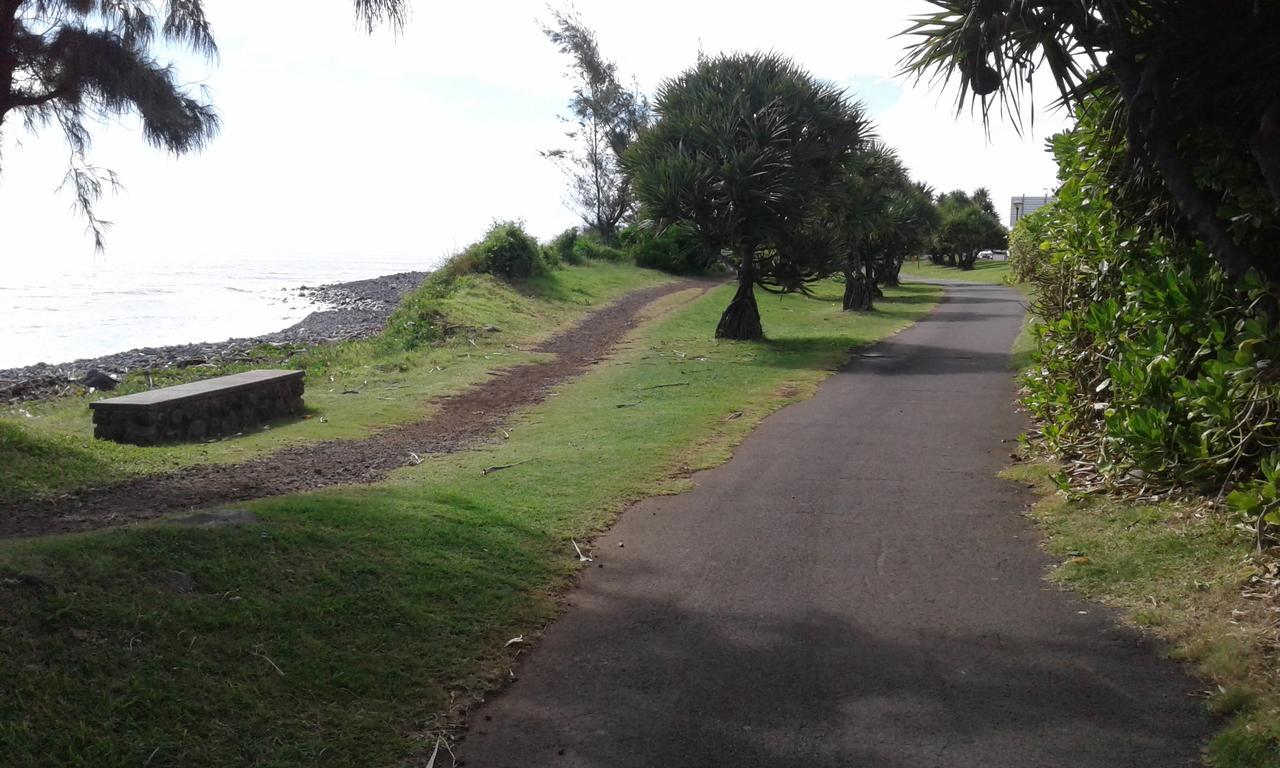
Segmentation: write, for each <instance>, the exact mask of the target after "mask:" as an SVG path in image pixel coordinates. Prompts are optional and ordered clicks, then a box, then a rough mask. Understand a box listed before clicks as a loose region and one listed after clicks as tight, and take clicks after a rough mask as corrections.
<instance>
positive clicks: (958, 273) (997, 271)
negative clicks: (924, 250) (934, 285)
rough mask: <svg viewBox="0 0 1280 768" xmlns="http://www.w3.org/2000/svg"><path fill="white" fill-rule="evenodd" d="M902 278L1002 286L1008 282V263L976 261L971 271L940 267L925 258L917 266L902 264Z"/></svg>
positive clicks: (914, 264) (911, 262) (910, 262)
mask: <svg viewBox="0 0 1280 768" xmlns="http://www.w3.org/2000/svg"><path fill="white" fill-rule="evenodd" d="M902 276H903V277H907V278H911V277H922V278H928V279H930V280H936V279H942V280H965V281H967V282H970V283H990V284H992V285H1004V284H1006V283H1007V282H1008V280H1007V279H1006V278H1007V277H1008V276H1009V262H1007V261H985V260H984V261H978V262H977V263H975V264H974V265H973V269H970V270H963V269H958V268H956V267H941V266H938V265H937V264H934V263H933V262H931V261H929V260H928V259H926V258H922V259H921V260H920V263H919V264H917V263H916V262H914V261H908V262H906V263H905V264H903V265H902Z"/></svg>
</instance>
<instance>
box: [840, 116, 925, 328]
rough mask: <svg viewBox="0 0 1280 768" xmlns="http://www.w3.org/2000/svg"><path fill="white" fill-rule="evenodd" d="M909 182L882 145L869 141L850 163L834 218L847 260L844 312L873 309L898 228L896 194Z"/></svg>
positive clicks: (844, 264) (844, 265)
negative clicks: (886, 244)
mask: <svg viewBox="0 0 1280 768" xmlns="http://www.w3.org/2000/svg"><path fill="white" fill-rule="evenodd" d="M909 183H910V179H909V178H908V176H907V171H906V169H905V168H904V167H903V165H902V162H901V161H900V160H899V159H898V157H897V155H896V154H895V153H894V152H893V150H891V149H889V148H888V147H886V146H885V145H883V144H881V143H879V142H869V143H868V144H866V145H865V146H863V147H862V148H861V149H860V150H859V151H858V152H855V153H853V154H852V155H851V156H850V157H849V159H848V160H847V161H846V163H845V169H844V174H843V176H842V177H841V181H840V184H839V185H838V187H837V195H836V196H835V197H834V198H833V199H832V205H831V213H830V215H831V218H832V220H833V221H834V222H835V225H836V229H837V231H838V233H839V242H840V250H841V251H842V255H843V258H842V259H841V264H840V269H841V271H842V272H843V273H844V300H843V306H844V309H846V310H856V311H866V310H870V309H871V308H872V304H873V301H874V297H875V293H876V282H877V280H876V273H877V257H878V256H879V255H880V249H879V246H880V244H881V243H882V242H883V241H884V240H885V239H886V238H887V237H888V236H889V233H888V230H889V229H890V228H891V227H893V226H894V222H893V220H892V219H891V216H890V213H891V210H892V203H893V200H894V195H895V194H896V193H897V192H898V191H900V190H901V189H902V188H904V187H906V186H907V185H908V184H909Z"/></svg>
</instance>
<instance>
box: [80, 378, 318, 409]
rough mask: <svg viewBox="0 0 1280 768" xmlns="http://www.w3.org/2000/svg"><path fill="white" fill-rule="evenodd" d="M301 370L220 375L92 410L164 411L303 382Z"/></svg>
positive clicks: (106, 402) (120, 399)
mask: <svg viewBox="0 0 1280 768" xmlns="http://www.w3.org/2000/svg"><path fill="white" fill-rule="evenodd" d="M302 376H303V372H302V371H278V370H261V371H245V372H244V373H234V374H232V375H230V376H218V377H216V378H212V379H205V380H203V381H193V382H191V383H189V384H178V385H176V386H172V387H163V388H161V389H153V390H150V391H148V392H139V393H137V394H134V395H125V396H124V397H113V398H110V399H107V400H96V401H94V402H92V403H89V407H90V408H95V409H96V408H130V409H149V408H162V407H166V406H169V405H173V404H174V403H180V402H186V401H190V400H199V399H201V398H205V397H214V396H217V395H224V394H227V393H228V392H235V391H237V390H241V389H251V388H253V387H256V386H258V385H260V384H267V383H271V382H278V381H288V380H290V379H301V378H302Z"/></svg>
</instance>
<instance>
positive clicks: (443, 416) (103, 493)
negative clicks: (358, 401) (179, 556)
mask: <svg viewBox="0 0 1280 768" xmlns="http://www.w3.org/2000/svg"><path fill="white" fill-rule="evenodd" d="M715 285H716V283H712V282H708V281H692V280H685V281H681V282H676V283H672V284H668V285H663V286H658V287H655V288H647V289H644V290H640V291H636V292H634V293H630V294H628V295H627V296H625V297H623V298H622V299H620V300H618V301H616V302H614V303H613V304H610V305H608V306H606V307H604V308H603V309H600V310H598V311H595V312H592V313H591V314H590V315H588V316H587V317H586V318H585V319H583V320H582V321H581V322H579V323H578V324H577V325H576V326H574V327H573V328H570V329H569V330H567V331H565V332H563V333H561V334H559V335H557V336H555V337H553V338H551V339H550V340H548V341H546V342H544V343H543V344H541V345H539V346H537V347H536V348H535V349H536V351H539V352H549V353H552V354H554V355H555V356H556V357H555V359H554V360H552V361H549V362H546V363H534V364H529V365H523V366H519V367H516V368H512V369H510V370H509V371H506V372H505V373H503V374H500V375H495V376H494V377H492V378H491V379H489V380H488V381H485V382H484V383H483V384H479V385H477V386H474V387H472V388H470V389H468V390H466V391H465V392H462V393H461V394H458V395H455V396H453V397H448V398H444V399H443V400H442V401H441V408H440V409H439V410H438V411H437V412H436V413H435V414H434V415H432V416H431V417H430V418H428V419H426V420H424V421H420V422H416V423H413V424H407V425H404V426H399V427H392V428H389V429H384V430H381V431H379V432H377V433H376V434H374V435H372V436H371V437H368V438H365V439H362V440H334V441H330V442H324V443H319V444H311V445H305V446H298V447H295V448H288V449H285V450H283V451H279V452H277V453H274V454H271V455H269V456H266V457H263V458H260V459H255V460H253V461H249V462H245V463H242V464H227V465H206V466H200V467H193V468H191V469H187V470H181V471H178V472H173V473H168V474H164V475H156V476H152V477H147V478H142V479H138V480H133V481H129V482H126V483H122V484H118V485H111V486H104V487H101V488H94V489H89V490H86V491H82V492H78V493H74V494H70V495H68V496H64V497H60V498H57V499H54V500H51V501H37V502H28V503H23V504H18V505H14V506H9V507H0V538H13V537H19V536H38V535H44V534H50V533H68V532H74V531H86V530H92V529H95V528H104V527H108V526H114V525H122V524H125V523H132V522H137V521H141V520H149V519H153V518H156V517H160V516H162V515H166V514H171V513H174V512H180V511H185V510H189V509H193V508H199V507H206V506H210V505H214V504H225V503H227V502H233V501H243V500H246V499H257V498H263V497H267V496H277V495H280V494H285V493H295V492H298V491H308V490H313V489H316V488H324V487H326V486H331V485H350V484H359V483H373V482H377V481H378V480H380V479H382V478H383V477H385V476H386V474H387V473H388V472H390V471H391V470H393V469H397V468H399V467H403V466H406V465H407V464H409V463H410V456H409V454H410V452H412V453H415V454H417V455H418V456H426V455H430V454H439V453H449V452H452V451H456V450H459V449H461V448H466V447H469V446H472V445H475V444H477V443H479V442H481V441H483V440H486V439H489V438H490V437H491V436H492V435H493V434H494V432H495V431H496V430H497V429H498V427H500V426H501V425H502V424H504V423H505V422H506V421H507V420H508V419H509V418H510V417H511V416H512V415H513V414H514V413H516V412H517V411H519V410H521V409H524V408H527V407H529V406H531V405H534V404H536V403H539V402H541V401H542V400H543V399H545V398H546V396H547V390H548V389H549V388H550V387H554V386H556V385H558V384H561V383H563V382H565V381H568V380H570V379H573V378H575V377H577V376H579V375H581V374H582V373H583V372H584V371H585V370H586V369H587V368H588V367H589V366H591V365H593V364H595V363H596V362H597V361H599V360H600V359H601V358H603V357H604V356H606V355H607V354H608V353H609V350H610V348H612V347H613V345H614V344H616V343H617V342H618V341H619V340H621V339H622V337H623V336H624V335H626V333H627V332H628V331H630V330H631V329H632V328H634V327H635V325H636V323H637V321H638V319H639V316H640V312H641V311H642V310H643V309H644V308H645V307H646V306H647V305H649V304H650V303H652V302H653V301H655V300H657V299H658V298H661V297H663V296H666V295H669V294H672V293H676V292H678V291H682V290H687V289H689V288H691V287H701V288H702V289H703V290H704V291H705V290H710V288H712V287H714V286H715Z"/></svg>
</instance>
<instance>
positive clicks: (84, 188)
mask: <svg viewBox="0 0 1280 768" xmlns="http://www.w3.org/2000/svg"><path fill="white" fill-rule="evenodd" d="M355 8H356V13H357V15H358V17H359V18H360V20H361V21H362V22H363V23H364V24H366V26H367V27H368V29H370V30H372V29H373V27H374V25H375V24H378V23H380V22H386V23H389V24H391V25H392V26H394V27H400V26H401V25H403V23H404V20H405V14H406V13H407V0H355ZM161 42H163V43H167V44H170V45H176V46H181V47H185V48H187V49H190V50H192V51H195V52H196V53H199V54H202V55H204V56H206V57H213V56H215V55H216V54H217V45H216V44H215V42H214V38H213V32H212V29H211V27H210V24H209V20H208V19H207V18H206V17H205V12H204V4H203V2H202V0H167V1H166V2H159V1H157V0H0V132H3V130H4V128H5V125H6V121H8V123H9V124H10V125H12V124H13V122H14V120H15V119H16V120H17V121H19V122H21V124H22V125H23V126H25V127H26V128H27V129H29V130H38V129H40V128H43V127H46V126H49V125H51V124H52V125H56V126H57V127H58V128H59V129H61V131H62V134H63V136H64V137H65V138H66V141H67V145H68V147H69V148H70V150H71V155H70V156H71V161H70V164H69V168H68V170H67V175H66V183H67V184H68V185H69V186H70V188H71V190H72V192H73V193H74V196H75V199H76V205H77V207H78V208H79V210H80V212H81V213H82V214H84V216H85V217H86V218H87V220H88V222H89V228H90V231H91V232H92V233H93V236H94V242H95V243H96V244H97V246H98V247H99V248H100V247H101V246H102V236H103V231H104V229H105V226H106V222H104V221H102V220H101V219H99V218H98V217H97V216H95V215H94V212H93V211H94V203H95V202H96V201H97V199H98V198H99V197H100V196H101V194H102V192H103V189H104V187H109V186H115V185H116V184H117V180H116V176H115V174H114V173H113V172H111V171H109V170H106V169H102V168H98V167H95V166H93V165H92V164H90V163H89V161H88V159H87V151H88V148H89V145H90V142H91V140H92V133H91V123H92V121H94V120H109V119H113V118H119V117H122V116H124V115H127V114H135V115H137V116H138V117H139V118H140V119H141V123H142V136H143V138H144V139H145V140H146V141H147V143H149V144H151V145H153V146H155V147H158V148H160V149H164V150H167V151H169V152H172V153H174V154H183V153H186V152H191V151H195V150H198V149H200V148H202V147H204V146H205V145H206V144H207V143H208V142H209V140H210V139H212V138H213V137H214V135H215V134H216V133H217V132H218V126H219V120H218V115H217V112H216V111H215V110H214V108H213V106H212V105H210V104H209V103H208V102H207V101H205V100H203V99H201V98H199V97H198V94H194V93H192V92H191V91H190V90H189V89H188V88H187V87H186V86H184V85H182V84H181V83H180V82H179V79H178V73H177V72H176V70H175V69H174V67H173V66H172V65H170V64H167V63H163V62H161V61H159V60H157V59H156V57H155V56H154V54H153V48H154V47H155V46H156V44H157V43H161Z"/></svg>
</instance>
